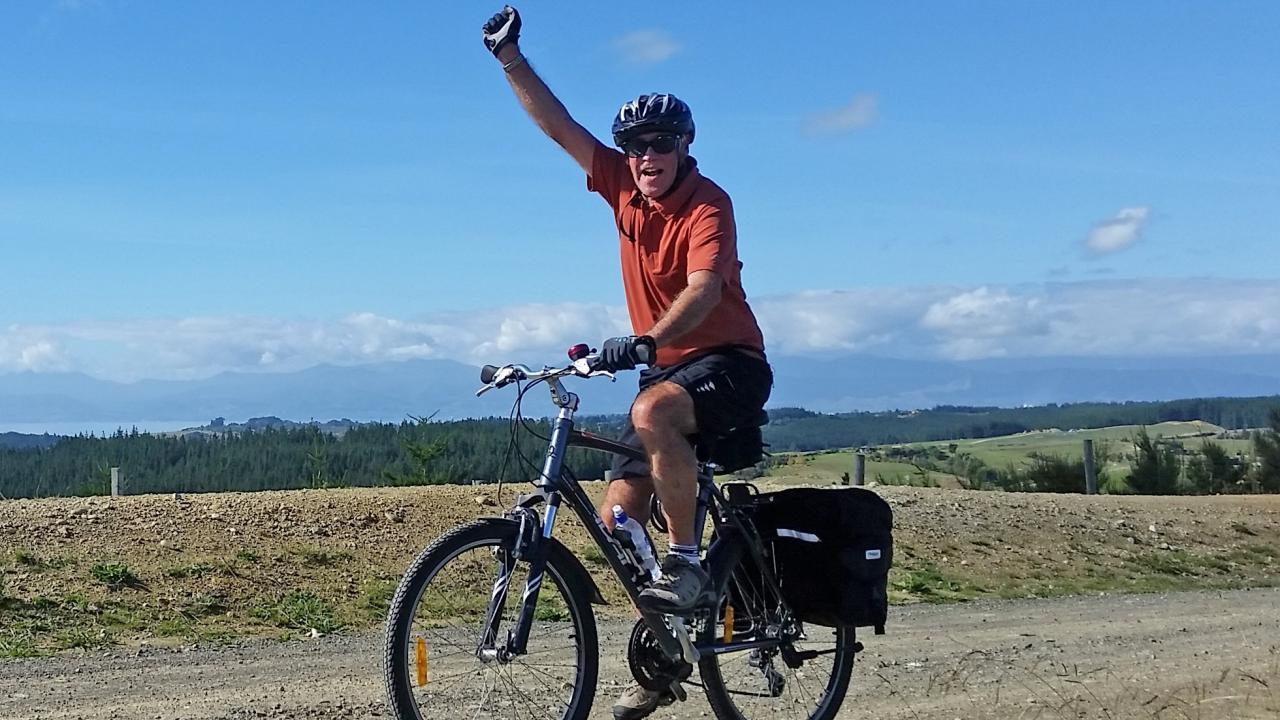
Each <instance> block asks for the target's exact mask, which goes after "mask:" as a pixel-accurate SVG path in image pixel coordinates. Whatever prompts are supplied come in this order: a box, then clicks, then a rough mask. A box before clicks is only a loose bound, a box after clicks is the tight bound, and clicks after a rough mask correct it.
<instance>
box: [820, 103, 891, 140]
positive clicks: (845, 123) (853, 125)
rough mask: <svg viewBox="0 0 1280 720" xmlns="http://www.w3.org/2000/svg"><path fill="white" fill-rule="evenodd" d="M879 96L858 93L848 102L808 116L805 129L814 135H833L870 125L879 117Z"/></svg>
mask: <svg viewBox="0 0 1280 720" xmlns="http://www.w3.org/2000/svg"><path fill="white" fill-rule="evenodd" d="M879 115H880V111H879V98H877V97H876V95H874V94H873V93H858V94H857V95H854V96H853V99H852V100H850V101H849V103H848V104H846V105H844V106H842V107H838V108H836V109H835V110H829V111H827V112H822V113H817V114H814V115H812V116H810V117H809V120H808V122H807V123H806V129H807V130H808V131H809V132H810V133H811V134H815V135H834V134H839V133H848V132H853V131H854V130H861V129H862V128H865V127H870V126H871V125H872V124H874V123H875V121H876V119H877V118H878V117H879Z"/></svg>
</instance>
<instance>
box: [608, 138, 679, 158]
mask: <svg viewBox="0 0 1280 720" xmlns="http://www.w3.org/2000/svg"><path fill="white" fill-rule="evenodd" d="M679 144H680V136H679V135H671V134H665V133H664V134H662V135H659V136H657V137H655V138H654V139H652V140H641V139H640V138H636V139H634V140H628V141H626V142H624V143H622V146H621V147H622V152H624V153H626V154H627V157H633V158H638V157H644V156H645V153H647V152H649V150H650V149H652V150H653V151H654V152H655V153H657V154H659V155H666V154H667V153H669V152H671V151H673V150H675V149H676V146H677V145H679Z"/></svg>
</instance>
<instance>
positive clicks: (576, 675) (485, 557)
mask: <svg viewBox="0 0 1280 720" xmlns="http://www.w3.org/2000/svg"><path fill="white" fill-rule="evenodd" d="M569 357H570V360H571V362H570V364H568V365H566V366H564V367H560V368H553V367H550V366H545V367H544V368H543V369H542V370H539V371H534V370H532V369H530V368H529V367H526V366H524V365H506V366H503V367H500V368H499V367H495V366H492V365H487V366H485V367H484V368H483V369H482V371H481V382H482V383H483V384H484V386H483V387H482V388H481V389H480V390H479V391H477V395H480V394H483V393H485V392H488V391H489V390H493V389H496V388H501V387H504V386H507V385H511V384H513V383H514V384H517V385H518V386H520V388H519V389H520V392H519V394H518V396H517V398H516V401H515V406H514V409H513V413H512V415H513V432H514V430H515V425H514V423H515V422H516V421H517V418H518V411H519V407H520V403H521V401H522V399H523V397H524V394H525V393H526V392H528V390H529V389H531V388H532V387H534V386H535V385H537V384H539V383H543V384H545V385H547V387H548V388H549V389H550V394H551V399H552V402H553V403H554V404H555V405H556V407H557V408H558V412H557V414H556V417H555V419H554V421H552V423H551V434H550V437H549V439H548V446H547V451H546V455H545V456H544V458H543V462H542V467H541V472H540V474H539V476H538V478H537V479H536V480H535V481H534V485H535V486H536V490H535V491H534V492H533V493H530V494H528V495H522V496H520V497H519V498H518V499H517V501H516V503H515V505H514V506H513V507H512V508H511V510H510V511H508V512H507V513H506V515H505V516H503V517H490V518H483V519H479V520H476V521H473V522H470V523H467V524H464V525H461V526H459V527H457V528H454V529H453V530H450V531H449V532H447V533H445V534H444V535H443V536H441V537H440V538H438V539H437V540H435V541H434V542H433V543H431V545H430V546H429V547H427V548H426V549H425V550H424V551H422V553H421V554H419V555H418V557H417V558H416V559H415V560H414V562H413V563H412V564H411V565H410V567H409V569H408V570H407V571H406V572H405V575H404V577H403V579H402V580H401V582H400V584H399V586H398V588H397V589H396V592H395V595H394V596H393V598H392V601H391V605H390V610H389V612H388V615H387V626H386V639H385V640H386V641H385V647H384V661H383V670H384V679H385V681H386V687H387V695H388V699H389V704H390V707H391V710H392V713H393V716H394V717H397V718H401V719H402V720H439V719H441V718H454V717H457V718H476V717H490V716H506V717H511V718H536V719H538V720H542V719H543V718H565V719H569V720H578V719H581V718H586V717H587V715H588V713H589V712H590V709H591V705H592V702H593V700H594V696H595V691H596V683H597V678H598V673H599V657H598V650H599V648H598V637H597V629H596V621H595V612H594V610H593V608H592V605H596V604H603V603H604V600H603V598H602V596H601V594H600V590H599V588H598V587H597V586H596V584H595V581H594V580H593V579H592V577H591V575H590V574H589V573H588V572H587V570H586V568H585V567H584V566H583V564H582V562H581V561H579V560H578V558H577V557H576V556H574V555H573V553H572V552H570V551H569V550H568V548H567V547H566V546H565V545H564V544H562V543H561V542H560V541H559V540H557V539H555V538H554V537H553V529H554V527H555V520H556V516H557V512H558V511H559V509H560V507H561V505H562V504H567V505H568V507H569V508H570V509H571V510H573V512H574V513H575V514H576V515H577V516H578V518H579V519H580V520H581V521H582V524H583V526H585V528H586V530H587V533H588V534H589V535H590V537H591V539H592V540H593V541H594V542H595V545H596V546H597V548H598V549H599V551H600V554H601V555H602V556H603V558H604V561H605V562H607V564H608V566H609V568H610V570H612V571H613V573H614V575H616V576H617V578H618V580H619V582H620V583H621V584H622V587H623V588H624V589H625V590H626V593H627V595H628V597H629V598H630V600H631V602H632V604H633V605H636V606H637V608H638V605H637V604H636V599H637V597H638V596H639V593H640V591H641V590H642V589H643V588H644V587H645V586H646V584H647V582H648V573H647V572H646V571H644V570H643V567H642V565H641V563H640V562H639V561H638V559H637V555H636V553H635V552H634V550H633V549H632V548H631V547H629V543H628V542H626V541H625V538H626V535H625V533H619V534H618V535H617V536H615V535H613V534H610V533H609V532H607V531H606V530H605V526H604V523H603V522H602V521H601V519H600V517H599V515H598V514H597V513H596V509H595V507H594V505H593V504H592V503H591V501H590V499H589V498H588V497H587V495H586V493H585V492H584V491H583V489H582V487H581V485H580V484H579V483H578V481H577V480H576V479H575V478H574V477H573V475H572V473H570V472H569V471H568V469H567V468H566V467H565V465H564V458H565V453H566V450H567V449H568V448H569V447H583V448H589V449H594V450H599V451H604V452H607V453H615V454H619V455H624V456H628V457H633V458H637V459H641V460H643V459H644V457H645V456H644V453H643V451H642V450H641V449H639V448H635V447H631V446H628V445H624V444H621V443H619V442H616V441H614V440H611V439H608V438H605V437H601V436H598V435H595V434H592V433H590V432H585V431H582V430H578V429H575V428H574V421H573V417H574V413H575V412H576V411H577V409H578V404H579V397H578V396H577V395H576V394H574V393H572V392H569V391H567V390H566V389H565V388H564V385H563V383H562V382H561V381H562V379H564V378H568V377H578V378H594V377H601V376H608V377H610V378H612V377H613V375H612V373H607V372H602V371H598V370H595V369H594V363H595V360H596V358H595V356H592V355H591V354H590V351H589V348H588V347H587V346H585V345H577V346H575V347H574V348H572V349H571V350H570V353H569ZM524 383H528V384H527V385H525V384H524ZM762 420H763V421H764V422H767V416H766V417H764V418H762ZM764 422H760V423H759V424H764ZM704 440H709V439H704ZM709 444H710V443H709V442H702V441H700V442H699V448H698V450H699V466H698V500H697V514H696V525H695V528H696V530H697V539H698V545H699V547H704V546H703V542H702V540H703V532H704V530H705V525H706V520H707V518H708V517H709V518H711V520H712V523H713V529H712V535H711V540H710V543H709V544H708V545H706V546H705V547H706V551H705V558H706V559H705V562H704V565H705V567H706V568H707V570H708V573H709V575H710V577H711V582H710V584H709V590H708V592H707V593H706V596H705V597H704V602H702V603H700V604H699V606H698V607H697V608H696V609H695V610H694V611H693V612H691V613H690V615H689V616H688V617H675V616H664V615H661V614H657V613H652V612H645V611H640V612H639V614H640V619H639V620H637V621H636V623H635V625H634V626H633V627H632V630H631V635H630V638H629V641H628V645H627V651H628V652H627V655H628V665H629V666H630V669H631V672H632V674H633V675H634V677H635V679H636V680H637V681H638V682H640V683H641V684H642V685H644V686H645V687H646V688H649V689H651V690H658V689H662V688H670V689H671V690H672V691H673V692H675V693H676V694H677V696H678V697H679V699H681V700H684V699H686V697H687V696H686V695H685V691H684V689H683V687H682V685H681V683H689V684H697V683H694V682H693V681H692V680H691V679H690V678H691V676H692V671H693V668H694V666H695V665H696V666H697V668H698V671H699V677H700V679H701V685H702V688H703V691H704V693H705V695H706V697H707V700H708V702H709V703H710V705H711V707H712V709H713V710H714V712H715V714H716V717H718V718H721V719H723V720H752V719H754V718H763V717H766V716H767V717H783V718H803V719H804V720H830V718H833V717H834V716H835V714H836V712H837V711H838V710H839V708H840V705H841V703H842V702H843V700H844V697H845V693H846V691H847V689H848V686H849V682H850V676H851V673H852V669H853V662H854V657H855V655H856V654H857V653H858V652H860V651H861V650H862V645H861V643H859V642H858V641H857V639H856V637H855V630H854V628H852V627H836V628H831V627H823V626H817V625H811V624H806V623H803V622H801V621H799V620H797V619H796V618H795V616H794V614H793V613H792V611H791V609H790V608H789V606H788V604H787V602H786V601H785V600H784V599H783V596H782V594H781V591H780V589H779V585H778V581H777V577H776V576H775V574H774V572H773V571H772V569H771V565H770V561H769V557H768V553H767V550H766V544H765V542H764V540H762V538H761V536H760V534H759V533H758V532H757V531H756V529H755V527H754V526H753V524H752V522H751V513H750V508H751V500H752V497H753V496H754V493H753V491H754V488H753V486H750V485H748V484H746V483H726V484H725V486H724V489H723V490H722V488H720V487H718V486H717V485H716V483H715V481H714V477H713V468H712V467H711V465H710V464H709V462H708V461H707V457H708V449H709ZM539 507H542V508H543V510H542V512H541V514H540V513H539V512H538V508H539ZM654 516H655V518H657V517H660V513H654ZM548 577H549V578H550V580H551V582H550V583H545V582H544V580H545V579H546V578H548ZM520 579H523V581H524V589H523V591H522V592H521V593H519V595H518V597H516V595H515V593H512V592H510V590H511V583H512V582H513V581H519V580H520Z"/></svg>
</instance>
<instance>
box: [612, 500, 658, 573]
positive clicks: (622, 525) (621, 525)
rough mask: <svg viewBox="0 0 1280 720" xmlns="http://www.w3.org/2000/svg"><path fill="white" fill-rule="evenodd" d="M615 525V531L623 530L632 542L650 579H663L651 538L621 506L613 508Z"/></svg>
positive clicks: (637, 557)
mask: <svg viewBox="0 0 1280 720" xmlns="http://www.w3.org/2000/svg"><path fill="white" fill-rule="evenodd" d="M613 525H614V528H615V531H616V530H621V531H622V532H624V533H626V536H627V537H628V538H629V539H630V540H631V546H632V549H633V550H634V551H635V554H636V559H637V560H639V561H640V566H641V567H643V568H644V569H645V571H646V572H648V573H649V577H651V578H653V579H654V580H657V579H658V578H660V577H662V570H661V569H660V568H659V567H658V560H657V558H655V557H654V556H653V547H652V546H651V545H649V538H648V536H646V535H645V534H644V528H643V527H641V526H640V523H638V522H636V521H635V520H632V519H631V518H629V517H627V511H626V510H623V509H622V506H621V505H614V506H613Z"/></svg>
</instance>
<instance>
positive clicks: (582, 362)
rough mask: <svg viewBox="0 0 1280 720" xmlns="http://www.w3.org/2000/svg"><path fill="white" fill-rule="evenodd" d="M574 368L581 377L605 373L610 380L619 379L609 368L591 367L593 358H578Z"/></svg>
mask: <svg viewBox="0 0 1280 720" xmlns="http://www.w3.org/2000/svg"><path fill="white" fill-rule="evenodd" d="M573 369H574V371H575V372H577V374H578V375H579V376H581V377H585V378H592V377H600V376H602V375H603V376H604V377H607V378H609V381H610V382H617V381H618V377H617V375H615V374H613V373H611V372H609V371H608V370H593V369H592V368H591V358H578V359H577V360H574V361H573Z"/></svg>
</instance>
